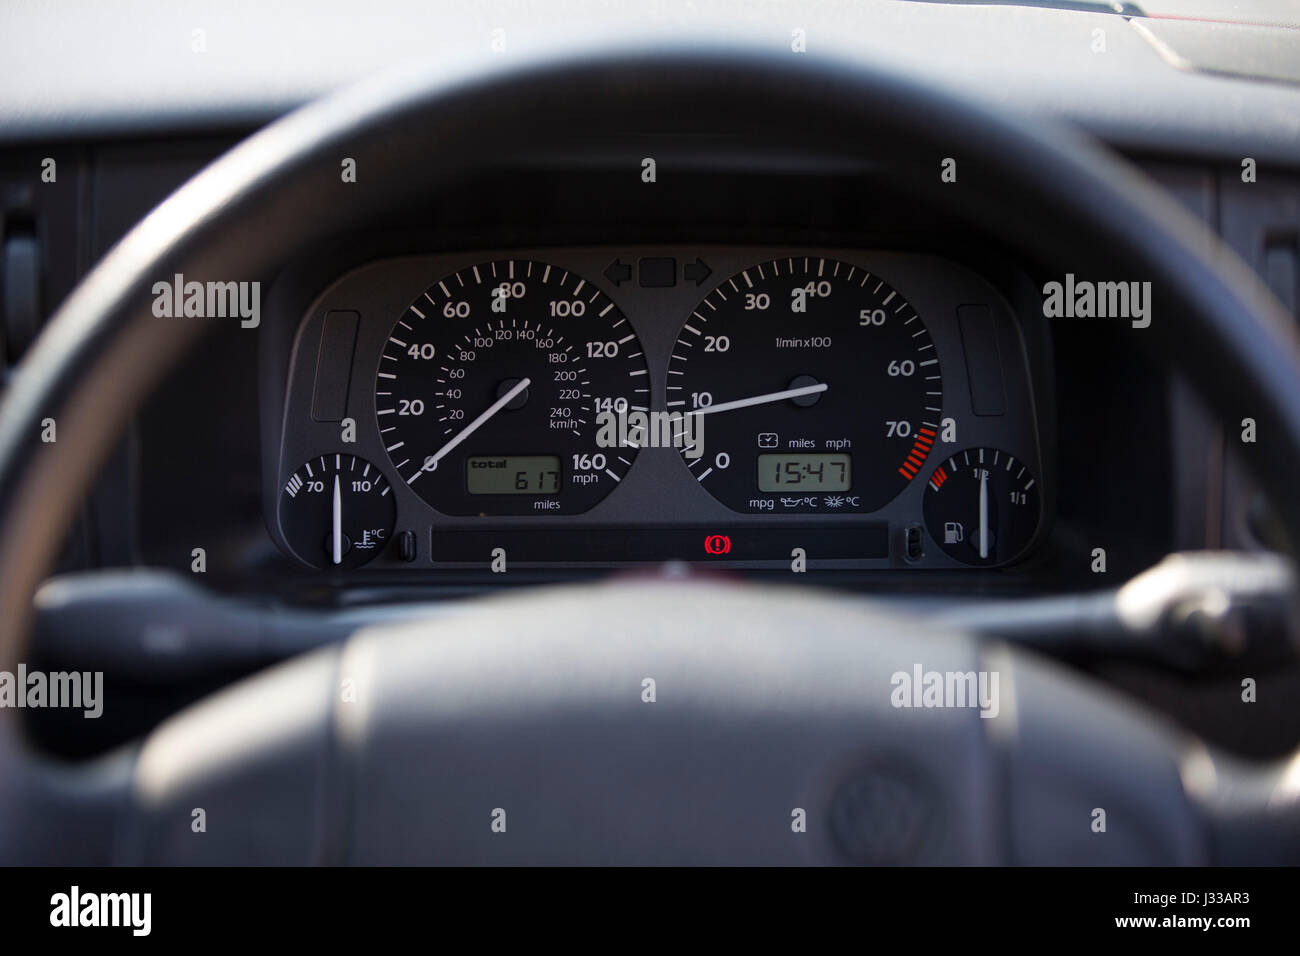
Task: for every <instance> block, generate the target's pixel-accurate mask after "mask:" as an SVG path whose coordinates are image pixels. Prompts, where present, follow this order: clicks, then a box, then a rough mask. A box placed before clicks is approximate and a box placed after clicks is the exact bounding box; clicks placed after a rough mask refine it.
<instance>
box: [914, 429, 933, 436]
mask: <svg viewBox="0 0 1300 956" xmlns="http://www.w3.org/2000/svg"><path fill="white" fill-rule="evenodd" d="M917 434H918V435H927V436H929V437H930V438H933V437H934V430H933V429H930V428H922V429H921V430H920V431H919V432H917Z"/></svg>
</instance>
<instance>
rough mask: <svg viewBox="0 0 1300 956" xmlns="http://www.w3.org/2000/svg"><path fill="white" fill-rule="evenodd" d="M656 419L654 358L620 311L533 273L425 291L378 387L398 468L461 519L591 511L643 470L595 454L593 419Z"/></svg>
mask: <svg viewBox="0 0 1300 956" xmlns="http://www.w3.org/2000/svg"><path fill="white" fill-rule="evenodd" d="M649 406H650V383H649V376H648V374H647V367H646V360H645V355H644V353H643V351H642V349H641V346H640V343H639V341H638V339H637V337H636V335H635V333H634V332H633V331H632V329H631V326H629V325H628V322H627V319H626V317H625V316H624V315H623V313H622V312H620V311H619V309H618V307H617V306H615V305H614V303H613V302H612V301H611V300H610V299H609V298H608V297H607V296H606V295H605V294H604V293H602V292H601V291H600V290H599V289H597V288H596V287H595V286H593V285H591V284H590V283H589V282H587V281H586V280H584V279H582V278H581V277H579V276H576V275H574V274H572V273H570V272H568V271H566V270H564V269H561V268H559V267H556V266H551V265H548V264H546V263H542V262H534V261H527V260H504V261H495V262H485V263H480V264H478V265H474V266H471V267H468V268H466V269H462V270H460V271H459V272H456V273H454V274H453V275H450V276H446V277H445V278H443V279H441V280H439V281H438V282H437V283H435V284H434V285H432V286H431V287H429V288H428V289H427V290H426V291H425V292H424V293H423V294H422V295H421V296H419V297H418V298H417V299H416V300H415V301H414V302H412V303H411V305H410V306H409V307H408V308H407V310H406V313H405V314H404V315H403V316H402V317H401V318H400V319H398V321H397V323H396V324H395V325H394V326H393V328H392V331H391V332H390V333H389V336H388V340H387V342H386V343H385V346H384V350H383V353H382V355H381V357H380V361H379V369H378V371H377V373H376V378H375V412H376V416H377V419H378V425H379V431H380V434H381V436H382V438H383V440H384V447H385V449H386V450H387V451H388V455H389V457H390V458H391V459H392V462H393V467H394V468H395V469H396V470H397V472H398V474H400V475H401V477H402V479H403V480H404V481H405V482H406V483H407V484H408V485H409V486H410V487H411V489H412V490H413V491H414V492H415V493H416V494H418V495H419V496H420V497H421V498H423V499H424V500H425V501H426V502H428V503H429V504H430V505H431V506H432V507H434V508H435V509H437V510H438V511H441V512H443V513H444V514H453V515H476V514H485V515H486V514H504V515H517V514H553V513H576V512H581V511H586V510H588V509H589V508H591V507H592V506H593V505H595V504H596V503H597V502H599V501H600V500H601V499H602V498H604V497H605V495H607V494H609V492H610V491H612V490H613V489H614V487H615V486H616V485H617V484H618V483H619V482H620V481H621V480H622V478H623V476H624V475H625V474H626V473H627V469H628V468H630V467H631V466H632V462H633V460H634V459H635V448H633V447H615V448H603V447H601V446H600V445H599V444H598V443H597V436H598V427H597V414H598V413H599V412H601V411H610V412H613V411H628V410H637V411H647V410H648V409H649Z"/></svg>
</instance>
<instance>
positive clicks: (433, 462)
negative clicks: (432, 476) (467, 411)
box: [408, 378, 533, 484]
mask: <svg viewBox="0 0 1300 956" xmlns="http://www.w3.org/2000/svg"><path fill="white" fill-rule="evenodd" d="M532 383H533V380H532V379H531V378H521V379H520V380H519V383H518V384H517V385H516V386H515V387H514V388H512V389H510V391H508V392H506V393H505V394H504V395H502V396H501V397H500V398H498V399H497V400H496V401H495V402H493V403H492V404H491V405H489V406H488V408H487V411H485V412H484V413H483V414H482V415H480V416H479V417H478V418H476V419H474V420H473V421H472V422H470V423H469V424H468V425H466V426H465V427H464V429H462V430H461V431H460V432H459V433H457V435H456V437H454V438H453V439H452V440H451V441H449V442H447V444H445V445H443V446H442V447H441V448H439V449H438V450H437V451H436V452H434V453H433V454H432V455H430V456H429V457H428V458H426V459H425V460H424V467H423V468H421V469H420V471H417V472H416V473H415V478H418V477H419V476H420V474H421V473H422V472H426V471H433V470H434V469H435V468H437V467H438V462H439V461H441V460H442V459H443V458H444V457H445V456H446V455H448V454H449V453H450V452H451V450H452V449H453V448H455V447H456V446H457V445H459V444H460V443H461V442H463V441H464V440H465V439H466V438H468V437H469V436H470V435H472V434H474V433H475V432H476V431H478V430H479V429H480V428H482V427H483V425H484V424H486V423H487V420H488V419H489V418H491V417H492V416H493V415H495V414H496V413H497V412H499V411H501V409H503V408H505V407H506V406H507V405H509V404H510V403H511V402H513V401H514V400H515V396H516V395H518V394H519V393H520V392H522V391H523V390H524V389H526V388H527V387H528V386H529V385H531V384H532ZM415 478H412V479H411V481H414V480H415ZM409 483H410V482H408V484H409Z"/></svg>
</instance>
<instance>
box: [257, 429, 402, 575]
mask: <svg viewBox="0 0 1300 956" xmlns="http://www.w3.org/2000/svg"><path fill="white" fill-rule="evenodd" d="M396 520H397V507H396V505H395V504H394V502H393V489H392V486H390V485H389V483H388V480H387V479H385V478H384V476H383V474H382V473H380V471H379V469H378V468H376V467H375V466H374V465H372V464H371V463H370V462H368V461H366V460H365V459H364V458H358V457H356V456H355V455H343V454H334V455H322V456H320V457H319V458H313V459H312V460H311V461H309V462H306V463H305V464H303V466H302V467H301V468H299V469H298V470H297V471H295V472H294V473H293V474H292V475H290V476H289V480H288V481H286V482H285V484H284V487H283V488H282V489H281V491H280V530H281V531H282V532H283V533H284V539H285V541H287V542H288V543H289V547H291V548H292V549H293V552H294V554H295V555H297V556H298V558H299V559H301V560H302V561H304V562H305V563H307V564H310V565H311V566H312V567H313V568H321V569H326V568H340V569H345V568H358V567H360V566H361V565H363V564H365V563H366V562H367V561H369V560H370V559H371V558H373V557H375V556H376V555H378V554H379V552H381V551H383V550H384V548H385V546H387V544H388V541H389V538H390V537H391V536H392V533H393V524H394V523H395V522H396Z"/></svg>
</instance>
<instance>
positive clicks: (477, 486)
mask: <svg viewBox="0 0 1300 956" xmlns="http://www.w3.org/2000/svg"><path fill="white" fill-rule="evenodd" d="M465 490H466V491H468V492H469V493H470V494H471V495H553V494H555V493H556V492H558V491H559V490H560V459H559V456H557V455H473V456H470V457H469V458H468V459H467V460H466V462H465Z"/></svg>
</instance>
